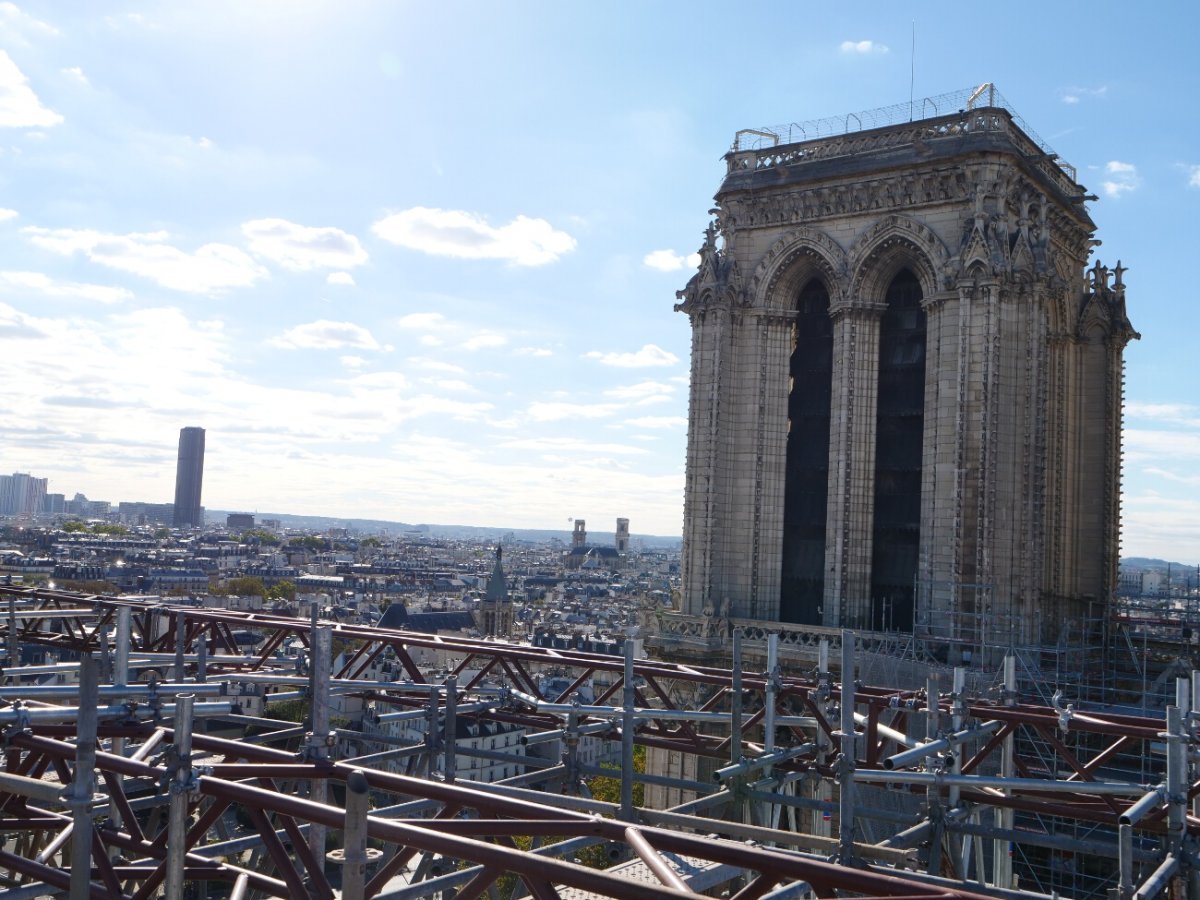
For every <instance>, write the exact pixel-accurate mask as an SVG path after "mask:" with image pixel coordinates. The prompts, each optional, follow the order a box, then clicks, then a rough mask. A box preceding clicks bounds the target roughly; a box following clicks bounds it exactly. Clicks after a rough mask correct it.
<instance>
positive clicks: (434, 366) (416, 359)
mask: <svg viewBox="0 0 1200 900" xmlns="http://www.w3.org/2000/svg"><path fill="white" fill-rule="evenodd" d="M408 364H409V365H410V366H412V367H413V368H414V369H423V370H424V371H426V372H449V373H451V374H453V375H461V374H463V373H464V372H466V371H467V370H466V369H464V368H463V367H462V366H456V365H455V364H454V363H448V362H443V361H442V360H440V359H430V358H429V357H428V356H410V357H409V358H408Z"/></svg>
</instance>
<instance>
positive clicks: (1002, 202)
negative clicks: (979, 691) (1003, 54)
mask: <svg viewBox="0 0 1200 900" xmlns="http://www.w3.org/2000/svg"><path fill="white" fill-rule="evenodd" d="M938 99H939V100H940V99H945V100H946V103H945V104H941V105H935V107H934V108H935V109H943V110H944V109H947V108H949V109H951V110H955V111H954V112H953V113H952V114H950V115H945V114H942V115H938V114H936V113H935V114H934V115H933V116H932V117H930V118H926V119H920V120H917V121H909V118H910V116H909V114H908V110H907V109H905V110H904V111H903V115H899V116H898V117H896V118H894V119H892V120H891V122H894V124H891V123H890V122H889V120H888V119H887V118H886V116H885V115H883V114H882V113H886V112H887V111H881V115H880V116H878V117H876V118H875V119H873V120H872V121H873V122H875V123H876V124H877V125H878V126H881V127H875V128H872V129H869V130H864V131H860V132H855V133H852V134H843V135H834V136H832V137H816V138H813V137H807V136H809V135H813V134H818V135H819V134H827V133H828V129H827V128H826V129H821V128H815V127H814V128H809V127H807V126H808V125H810V124H813V123H806V125H805V126H794V127H788V126H784V127H783V129H782V130H779V129H777V130H774V131H771V130H755V131H747V132H739V134H738V137H737V138H736V139H735V143H734V147H733V150H732V151H731V152H730V153H729V154H728V155H727V156H726V161H727V164H728V172H727V175H726V177H725V180H724V182H723V184H722V185H721V188H720V190H719V191H718V193H717V196H716V201H717V209H716V210H715V212H716V214H717V219H716V221H715V222H714V223H713V225H712V226H710V228H709V231H708V235H707V240H706V242H705V245H704V246H703V247H702V248H701V253H700V256H701V262H700V266H699V271H698V272H697V274H696V276H695V277H694V278H692V280H691V281H690V282H689V283H688V285H687V287H686V288H685V289H684V290H683V291H681V292H680V298H681V299H682V300H683V302H682V303H681V304H679V306H678V307H677V308H678V309H680V310H681V311H683V312H685V313H686V314H687V315H688V316H689V318H690V319H691V325H692V370H691V398H690V411H689V427H688V457H687V488H686V500H685V516H684V518H685V521H684V560H683V567H684V598H685V611H686V612H688V613H690V614H692V615H698V614H700V613H701V612H702V611H703V610H712V609H718V608H728V609H731V610H732V613H733V615H734V616H737V617H745V618H751V619H759V620H770V621H779V622H790V623H797V624H801V625H805V624H807V625H822V626H827V627H849V628H855V629H868V630H876V631H904V632H912V633H915V634H917V635H918V636H919V637H922V638H924V639H928V640H932V641H934V642H946V641H948V642H951V643H954V642H961V643H963V644H970V643H988V644H1009V643H1011V642H1018V643H1026V644H1030V643H1046V642H1053V641H1054V640H1056V638H1057V636H1058V635H1059V633H1060V631H1061V630H1062V629H1063V628H1064V627H1066V626H1068V625H1069V624H1070V623H1072V622H1078V621H1079V620H1080V618H1081V617H1082V616H1084V615H1091V614H1093V611H1094V608H1095V606H1096V605H1097V604H1100V605H1101V606H1102V605H1103V603H1105V602H1106V601H1107V599H1108V598H1109V597H1110V596H1111V593H1112V591H1113V589H1114V588H1115V586H1116V578H1117V559H1118V550H1119V543H1118V541H1119V532H1120V505H1119V504H1120V465H1121V396H1122V382H1123V351H1124V348H1125V345H1126V343H1127V342H1128V341H1129V340H1131V339H1132V338H1135V337H1137V333H1136V332H1135V331H1134V330H1133V327H1132V326H1131V324H1130V322H1129V319H1128V318H1127V317H1126V314H1125V283H1124V279H1123V275H1124V272H1125V269H1124V268H1123V267H1122V266H1121V265H1120V263H1118V264H1117V266H1116V267H1115V268H1114V269H1111V270H1110V269H1108V268H1106V267H1105V266H1102V265H1101V264H1100V263H1099V262H1095V264H1094V265H1092V266H1091V268H1090V269H1089V268H1088V253H1089V251H1090V249H1091V247H1093V246H1094V245H1095V244H1097V243H1099V242H1098V241H1095V240H1094V239H1093V234H1094V232H1095V225H1094V224H1093V222H1092V220H1091V218H1090V216H1089V215H1088V211H1087V207H1086V205H1085V203H1086V201H1088V200H1091V199H1095V198H1094V197H1090V196H1089V195H1088V194H1087V191H1086V190H1085V189H1084V188H1083V187H1082V186H1081V185H1079V184H1078V183H1077V182H1076V180H1075V177H1076V173H1075V170H1074V169H1072V168H1071V167H1070V166H1068V165H1066V164H1065V163H1063V162H1062V161H1061V160H1059V159H1058V158H1057V157H1056V156H1055V155H1054V154H1053V153H1052V152H1051V151H1050V150H1049V149H1048V148H1047V147H1045V145H1043V144H1040V143H1039V142H1038V141H1037V140H1036V139H1035V138H1034V137H1033V136H1032V135H1031V133H1030V132H1029V131H1028V129H1027V126H1026V125H1025V124H1024V123H1023V122H1022V121H1021V120H1020V119H1019V118H1017V117H1016V116H1015V115H1014V114H1013V113H1012V111H1011V110H1009V109H1008V108H1007V107H1006V106H1005V104H1004V101H1003V99H1002V98H1001V97H1000V96H999V94H997V93H996V92H995V91H994V89H993V88H992V87H991V85H984V86H983V87H982V88H980V89H979V90H977V91H975V92H974V93H972V94H971V95H970V96H967V95H966V93H964V94H963V95H962V96H961V97H953V98H950V97H947V98H938ZM853 118H855V119H857V117H853ZM864 118H865V117H864ZM846 121H847V122H848V121H850V119H849V118H847V119H846ZM797 133H798V134H799V135H800V137H799V138H797V137H796V134H797Z"/></svg>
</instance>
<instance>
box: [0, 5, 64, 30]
mask: <svg viewBox="0 0 1200 900" xmlns="http://www.w3.org/2000/svg"><path fill="white" fill-rule="evenodd" d="M0 19H3V20H4V21H5V23H6V24H7V26H8V27H9V28H10V29H11V28H17V29H21V30H28V31H36V32H40V33H41V34H44V35H48V36H50V37H58V35H59V34H61V32H60V31H59V30H58V29H57V28H55V27H54V26H53V25H51V24H50V23H49V22H43V21H42V20H41V19H35V18H34V17H33V16H31V15H29V14H28V13H25V12H22V11H21V8H20V7H19V6H17V4H15V3H7V2H5V3H0Z"/></svg>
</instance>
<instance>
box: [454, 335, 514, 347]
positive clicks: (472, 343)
mask: <svg viewBox="0 0 1200 900" xmlns="http://www.w3.org/2000/svg"><path fill="white" fill-rule="evenodd" d="M507 343H508V338H506V337H505V336H504V335H502V334H496V333H495V332H490V331H485V332H481V333H480V334H476V335H473V336H471V337H469V338H467V339H466V340H465V341H463V345H462V347H463V349H464V350H484V349H489V348H493V347H503V346H504V345H505V344H507Z"/></svg>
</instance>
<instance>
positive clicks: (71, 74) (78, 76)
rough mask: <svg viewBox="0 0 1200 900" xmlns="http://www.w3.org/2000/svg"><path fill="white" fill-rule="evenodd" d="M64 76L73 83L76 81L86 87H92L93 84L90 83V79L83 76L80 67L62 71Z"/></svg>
mask: <svg viewBox="0 0 1200 900" xmlns="http://www.w3.org/2000/svg"><path fill="white" fill-rule="evenodd" d="M59 71H61V72H62V74H64V75H66V76H67V77H68V78H70V79H71V80H72V81H75V82H77V83H79V84H81V85H83V86H84V87H91V86H92V83H91V82H90V81H88V77H87V76H86V75H85V74H83V69H81V68H80V67H79V66H71V67H70V68H69V69H60V70H59Z"/></svg>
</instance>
